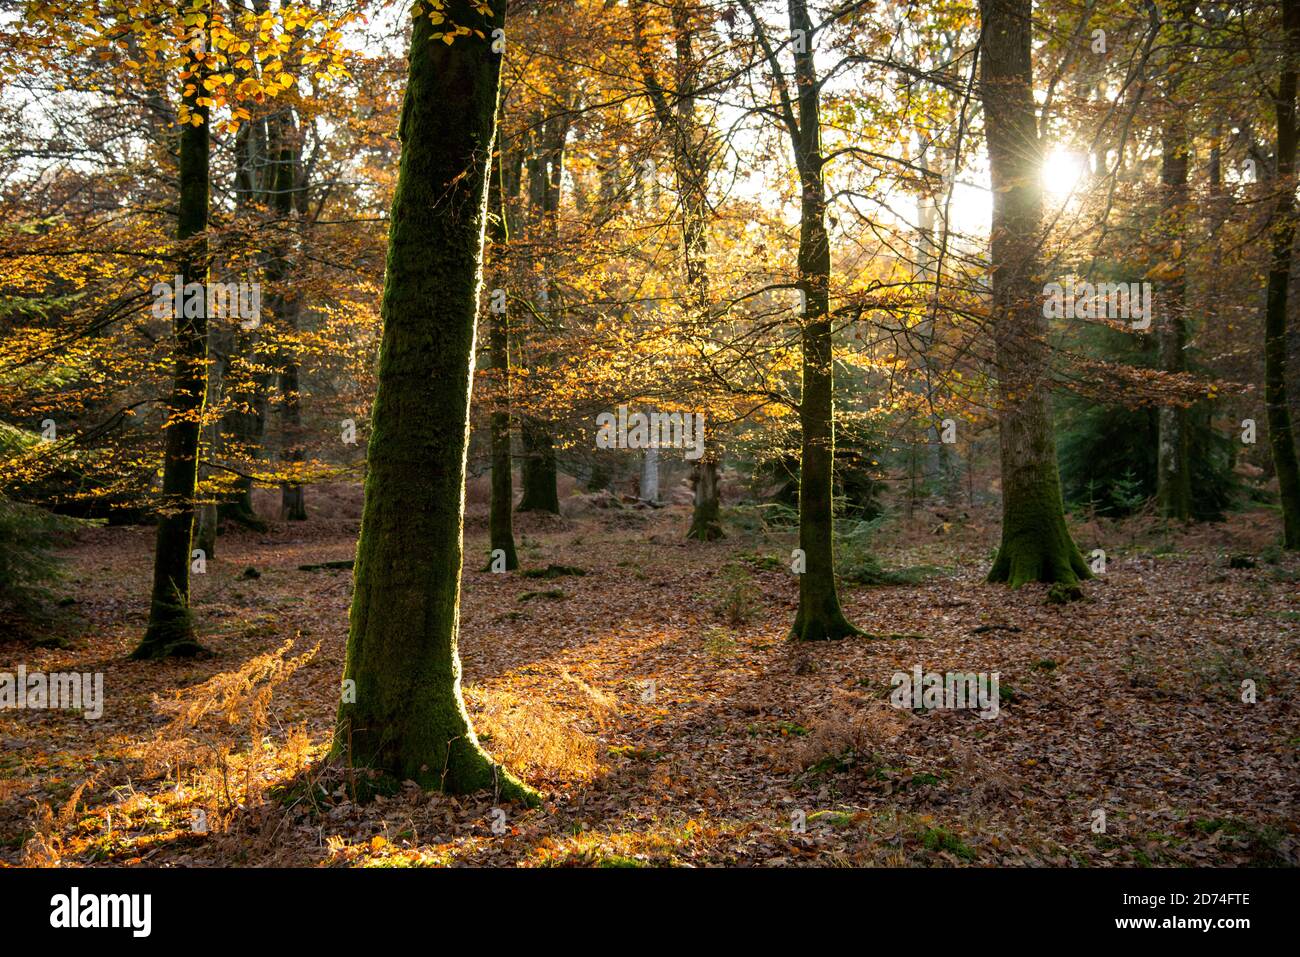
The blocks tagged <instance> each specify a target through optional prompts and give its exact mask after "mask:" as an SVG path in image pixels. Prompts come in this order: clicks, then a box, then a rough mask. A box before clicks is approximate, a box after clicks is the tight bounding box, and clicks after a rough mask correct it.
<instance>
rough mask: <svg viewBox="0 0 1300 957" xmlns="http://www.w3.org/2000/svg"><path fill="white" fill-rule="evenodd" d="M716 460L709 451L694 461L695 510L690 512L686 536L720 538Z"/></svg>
mask: <svg viewBox="0 0 1300 957" xmlns="http://www.w3.org/2000/svg"><path fill="white" fill-rule="evenodd" d="M718 472H719V469H718V461H717V459H715V458H714V457H713V456H712V455H711V454H710V453H705V455H704V456H703V457H702V458H701V459H700V460H699V461H698V462H696V463H695V470H694V472H693V473H692V474H691V485H692V486H693V489H694V492H695V511H694V512H692V514H691V527H690V530H689V531H687V533H686V537H687V538H693V539H696V540H697V541H701V542H712V541H715V540H716V539H719V538H722V537H723V535H722V515H721V512H722V507H721V496H720V495H719V492H718V486H719V485H720V484H721V483H720V482H719V475H718Z"/></svg>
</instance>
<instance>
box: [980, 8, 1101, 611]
mask: <svg viewBox="0 0 1300 957" xmlns="http://www.w3.org/2000/svg"><path fill="white" fill-rule="evenodd" d="M1032 12H1033V4H1032V2H1031V0H980V15H981V17H982V20H983V29H982V33H981V35H982V50H981V53H982V56H981V58H980V72H981V80H982V82H981V91H980V92H981V96H982V99H983V103H984V122H985V128H986V130H987V138H988V150H989V168H990V173H991V178H992V181H993V225H992V235H991V250H990V258H991V265H992V271H993V302H992V316H993V334H994V339H995V346H996V366H997V375H998V393H999V400H1000V409H999V415H998V434H999V451H1000V456H1001V466H1002V543H1001V545H1000V546H999V548H998V553H997V558H996V559H995V560H994V562H993V568H992V570H991V571H990V572H989V581H993V582H1007V583H1008V584H1010V585H1012V586H1013V587H1014V586H1019V585H1022V584H1024V583H1025V582H1030V581H1042V582H1064V583H1074V582H1077V581H1078V580H1079V579H1081V578H1090V577H1091V572H1090V571H1089V570H1088V566H1087V564H1086V563H1085V562H1084V560H1083V556H1082V555H1080V554H1079V549H1078V548H1077V547H1076V546H1075V544H1074V541H1073V539H1071V538H1070V531H1069V529H1068V528H1067V527H1066V524H1065V509H1064V506H1063V504H1062V501H1061V481H1060V476H1059V474H1058V472H1057V464H1056V440H1055V437H1054V436H1053V434H1052V417H1051V412H1050V408H1049V391H1048V389H1049V381H1048V374H1049V364H1050V356H1049V351H1048V349H1049V347H1048V343H1047V324H1046V320H1045V319H1044V318H1043V311H1042V306H1041V301H1042V300H1041V295H1040V290H1041V282H1042V277H1041V276H1040V274H1039V265H1038V244H1039V241H1040V239H1041V234H1040V231H1041V227H1042V187H1041V186H1040V184H1039V167H1040V163H1041V154H1042V150H1041V147H1040V144H1039V142H1038V132H1037V125H1036V120H1035V116H1034V97H1033V88H1032V82H1033V68H1032V63H1031V58H1030V34H1031V31H1032V27H1031V22H1032Z"/></svg>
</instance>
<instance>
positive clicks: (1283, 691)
mask: <svg viewBox="0 0 1300 957" xmlns="http://www.w3.org/2000/svg"><path fill="white" fill-rule="evenodd" d="M345 491H346V490H345ZM354 493H355V490H352V491H350V492H347V495H344V493H343V492H340V493H338V495H336V496H335V497H336V499H338V501H342V499H343V498H345V497H347V496H351V497H350V498H348V502H349V503H350V504H349V506H348V507H347V508H344V507H335V506H336V505H337V504H338V502H337V501H336V502H334V503H333V504H331V503H330V501H329V500H327V499H325V498H324V497H323V495H324V493H322V496H318V497H317V498H316V500H315V502H314V509H313V519H312V521H309V522H307V523H299V524H288V523H272V524H271V526H270V528H269V530H268V531H266V532H256V531H250V530H244V529H231V530H229V531H228V532H227V533H226V534H224V535H223V537H222V538H221V539H220V540H219V546H218V547H219V554H218V556H217V557H216V558H214V559H213V560H211V561H210V562H209V563H208V566H207V571H206V574H203V575H198V576H195V586H194V588H195V590H194V608H195V612H196V616H197V619H198V621H199V623H200V628H201V634H202V641H203V642H204V644H205V645H206V646H207V647H208V648H209V649H211V651H212V655H211V656H210V657H207V658H203V659H195V660H187V661H178V662H164V663H149V662H129V661H127V660H126V655H127V653H128V652H129V651H130V650H131V649H132V648H133V647H134V645H135V643H136V642H137V641H138V639H139V637H140V635H141V633H142V630H143V627H144V624H145V615H146V611H147V609H146V602H145V596H146V595H147V594H148V579H149V569H150V563H151V551H152V545H153V532H152V530H150V529H148V528H135V527H125V528H94V529H90V530H87V531H86V532H83V533H81V535H80V536H79V539H78V541H77V542H76V544H75V545H74V546H72V547H70V548H69V549H67V550H66V553H65V554H66V557H67V559H68V563H69V565H68V575H67V580H66V582H65V583H64V585H63V586H62V588H63V591H64V594H65V595H67V596H68V598H67V599H65V601H66V602H67V603H68V605H69V608H68V611H67V614H68V615H69V617H68V618H67V619H66V620H65V621H64V623H63V624H62V625H60V626H58V628H59V629H61V632H60V633H61V634H63V635H65V636H66V637H67V639H68V642H67V643H66V644H65V646H64V647H33V646H32V645H30V644H26V643H20V642H17V641H8V642H4V643H0V670H8V671H13V670H14V669H15V668H16V666H17V665H18V664H20V663H22V664H25V666H26V668H27V669H28V671H29V672H31V671H38V670H40V671H46V672H56V671H57V672H68V671H77V672H102V673H103V675H104V697H105V702H104V708H103V716H102V717H101V718H99V719H98V720H90V719H88V718H86V717H83V716H82V715H80V714H78V713H76V712H71V711H52V710H50V711H31V710H26V711H16V710H14V711H0V745H2V747H0V861H3V862H6V863H10V864H17V863H22V862H27V863H34V864H54V863H61V864H65V865H90V864H118V865H121V864H128V865H130V864H143V865H149V866H176V865H184V866H221V865H305V866H316V865H354V866H355V865H364V866H428V865H445V864H473V865H522V866H536V865H543V866H545V865H578V866H637V865H640V864H650V865H691V866H705V865H787V866H790V865H794V866H799V865H854V866H856V865H895V866H898V865H902V866H913V865H914V866H934V865H975V866H988V865H1064V866H1075V865H1078V866H1144V865H1156V866H1161V865H1166V866H1168V865H1173V866H1176V865H1220V866H1222V865H1265V866H1270V865H1281V864H1288V863H1289V864H1295V863H1296V861H1297V856H1298V854H1300V851H1298V848H1300V815H1298V814H1297V806H1296V786H1297V782H1300V773H1298V772H1300V722H1298V721H1297V715H1298V714H1300V697H1298V696H1297V682H1298V679H1297V663H1298V662H1300V654H1297V649H1298V645H1300V586H1298V585H1297V582H1300V559H1298V558H1297V557H1296V556H1285V557H1283V556H1279V555H1278V554H1277V553H1276V551H1275V550H1270V549H1269V548H1268V547H1267V546H1268V544H1269V542H1271V541H1272V540H1273V539H1274V537H1275V528H1276V526H1277V517H1276V514H1275V513H1271V512H1269V511H1267V510H1261V511H1257V512H1250V513H1243V514H1237V515H1234V516H1232V518H1231V519H1230V521H1229V522H1227V523H1225V524H1221V525H1213V526H1200V527H1194V528H1192V529H1190V530H1182V529H1176V530H1168V529H1164V528H1161V527H1159V526H1158V525H1157V524H1156V523H1154V522H1152V521H1149V520H1146V521H1143V520H1133V521H1130V522H1127V523H1123V524H1116V523H1111V522H1107V521H1095V522H1090V523H1087V524H1082V525H1079V524H1076V525H1075V533H1076V536H1077V539H1078V541H1079V543H1080V545H1081V547H1082V548H1083V549H1084V551H1085V554H1087V553H1088V552H1090V551H1091V550H1092V549H1094V548H1104V549H1105V550H1106V553H1107V558H1108V565H1107V568H1106V572H1105V574H1104V575H1103V576H1101V577H1100V578H1099V579H1098V580H1097V581H1095V582H1090V583H1089V584H1088V585H1087V586H1086V589H1085V591H1086V597H1085V598H1084V600H1082V601H1076V602H1072V603H1069V604H1065V605H1055V604H1049V603H1048V602H1047V601H1046V600H1045V599H1046V589H1045V588H1043V587H1034V586H1029V587H1025V588H1023V589H1021V590H1019V591H1016V592H1010V591H1007V590H1006V589H1004V588H1003V587H1001V586H992V585H987V584H984V583H983V581H982V577H981V576H982V575H983V573H984V572H985V571H986V569H987V563H988V560H989V557H990V553H991V550H992V548H993V546H994V545H995V544H996V531H997V525H996V520H995V518H994V517H993V516H991V515H988V514H985V513H973V514H972V515H971V516H970V517H968V518H965V519H964V520H963V521H961V522H954V523H952V524H948V523H943V522H941V521H940V519H938V518H935V517H933V516H931V515H928V514H927V515H925V516H918V517H917V518H916V519H915V520H913V521H911V522H908V521H903V520H896V521H894V522H892V523H891V524H889V525H886V526H885V527H884V528H883V529H881V530H880V532H879V533H878V535H877V539H876V544H877V549H878V554H879V556H880V557H881V559H882V560H883V561H884V563H885V565H886V566H887V567H891V568H898V567H903V566H932V567H931V568H930V569H929V571H928V573H927V574H926V576H925V577H924V578H923V580H921V581H919V582H917V583H915V584H907V585H894V586H872V587H845V588H844V589H843V591H842V596H843V600H844V604H845V608H846V611H847V612H848V615H849V617H850V619H851V620H852V621H854V622H855V623H856V624H858V625H859V626H860V627H861V628H863V629H864V630H866V631H869V632H873V633H877V634H881V635H893V636H894V637H884V638H878V639H870V638H852V639H848V640H845V641H841V642H834V643H824V644H816V645H811V646H796V645H793V644H791V643H790V642H788V641H786V640H785V638H786V630H787V629H788V627H789V625H790V622H791V620H792V617H793V615H794V611H795V604H796V598H797V587H796V583H795V580H794V578H793V576H792V575H790V574H789V573H788V571H787V570H786V567H785V566H786V564H787V562H788V556H789V554H790V548H791V547H792V544H793V535H792V533H791V532H790V531H788V530H778V531H773V530H771V529H767V528H765V527H764V526H763V525H762V524H761V523H760V522H758V521H756V520H755V519H754V518H753V515H754V513H753V512H752V511H750V512H743V511H741V512H736V513H734V515H733V516H732V519H733V520H732V521H731V522H730V523H729V524H728V536H727V538H726V539H724V540H723V541H720V542H715V543H708V544H702V543H695V542H687V541H685V540H684V539H683V537H682V536H683V533H684V530H685V528H686V525H687V521H688V518H689V513H688V511H687V510H686V509H684V508H682V507H673V508H667V509H663V510H660V511H654V512H645V511H634V510H618V509H611V510H594V509H593V510H589V511H588V512H587V513H586V514H583V515H581V516H578V517H566V518H557V517H532V516H520V517H519V519H518V523H517V529H516V535H517V538H518V540H519V542H520V545H521V547H520V557H521V561H522V562H523V563H524V566H525V568H526V569H532V570H535V571H542V570H545V569H547V568H548V566H563V567H557V568H551V575H552V576H553V577H550V578H545V577H537V578H529V577H524V576H523V575H521V574H519V573H514V574H492V573H489V572H487V571H482V570H480V561H479V559H478V558H477V556H481V555H483V554H484V553H485V552H486V522H485V520H484V516H483V515H482V513H481V512H482V510H481V509H479V511H478V512H477V513H475V514H472V515H471V516H470V518H469V520H468V522H467V555H469V556H474V557H471V558H470V559H467V562H466V565H467V569H466V572H465V576H464V585H465V587H464V596H463V605H462V613H461V654H462V658H463V661H464V668H465V694H466V698H467V701H468V706H469V710H470V713H471V715H472V716H473V718H474V722H475V725H476V727H477V728H478V730H479V733H480V736H481V737H482V738H483V740H484V742H485V745H486V746H487V747H488V748H489V749H490V750H492V751H494V752H495V753H496V754H497V755H498V756H499V757H501V758H502V759H504V760H505V761H506V762H507V763H508V764H509V765H510V766H512V767H513V768H515V769H517V770H518V771H520V772H521V773H522V774H523V776H525V777H526V778H527V779H528V780H529V781H530V782H532V783H533V784H534V785H535V786H536V787H537V788H538V789H539V790H540V791H541V792H542V793H543V795H544V802H543V805H542V806H541V807H540V808H536V809H531V810H530V809H525V808H522V807H518V806H510V805H505V806H502V807H500V808H499V809H498V805H497V804H496V803H494V801H493V799H492V796H491V795H489V794H483V795H478V796H471V797H466V798H459V799H457V798H451V797H446V796H442V795H438V794H434V795H430V794H424V793H420V792H419V791H418V790H416V789H414V787H410V788H408V789H407V790H405V791H402V792H400V793H398V794H396V795H393V796H390V797H387V798H380V799H377V800H375V801H372V802H370V803H367V804H362V805H358V804H356V803H353V802H352V801H351V800H350V797H349V794H350V790H349V782H348V781H347V780H346V779H345V778H342V779H341V778H340V777H338V776H337V774H336V773H333V774H323V773H322V772H321V771H320V763H319V762H320V759H321V757H322V756H323V755H324V753H325V751H326V750H327V747H328V744H329V740H330V736H331V734H332V730H333V719H334V715H335V710H336V707H337V702H338V698H339V686H340V685H339V683H340V676H341V674H342V667H343V656H344V646H345V642H346V636H347V616H348V603H349V596H350V591H351V572H350V571H348V570H346V569H337V568H335V569H331V568H320V569H316V570H311V571H304V570H300V567H299V566H302V565H319V564H322V563H325V562H331V561H339V560H346V559H349V558H351V557H352V553H353V549H354V544H355V537H356V532H357V519H356V514H357V508H356V506H357V494H359V493H356V494H354ZM322 503H324V504H322ZM309 504H311V503H309ZM1245 556H1252V557H1249V558H1248V557H1245ZM1243 566H1244V567H1243ZM575 567H576V568H577V569H581V570H582V571H583V572H584V573H585V574H581V575H579V574H576V573H574V571H573V569H574V568H575ZM250 569H251V570H252V571H250ZM289 641H292V642H293V647H292V650H291V651H289V652H288V656H287V657H283V656H282V652H281V650H282V649H283V647H284V645H285V643H286V642H289ZM314 648H315V649H316V650H315V652H314V654H311V656H310V658H309V659H307V660H301V661H296V662H290V661H289V659H291V658H294V657H295V656H298V655H303V654H308V653H311V652H312V650H313V649H314ZM295 666H296V667H295ZM915 666H920V667H921V668H922V669H923V670H924V671H939V672H943V671H963V672H997V673H998V674H999V676H1000V688H1001V692H1000V710H999V713H998V715H997V717H996V718H995V719H991V720H986V719H984V718H981V717H980V716H979V715H978V714H976V713H975V712H974V711H971V710H941V709H930V710H914V711H904V710H899V709H896V708H893V707H891V706H890V704H889V694H890V691H891V676H892V675H893V674H894V673H895V672H909V673H910V672H911V671H912V669H913V668H914V667H915ZM1243 681H1252V682H1254V685H1255V689H1256V700H1255V701H1254V702H1253V703H1251V702H1247V701H1244V700H1243V697H1247V698H1248V697H1250V695H1248V694H1244V693H1243ZM250 734H251V736H252V746H250ZM1103 825H1104V827H1103Z"/></svg>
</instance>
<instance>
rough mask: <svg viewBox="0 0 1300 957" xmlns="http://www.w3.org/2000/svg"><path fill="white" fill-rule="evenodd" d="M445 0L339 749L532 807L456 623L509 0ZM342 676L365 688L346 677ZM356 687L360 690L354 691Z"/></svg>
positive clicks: (422, 59) (390, 336) (375, 453)
mask: <svg viewBox="0 0 1300 957" xmlns="http://www.w3.org/2000/svg"><path fill="white" fill-rule="evenodd" d="M479 6H480V4H479V3H477V2H471V0H449V2H447V3H446V4H445V7H444V12H445V15H446V18H447V20H448V21H450V22H451V23H454V24H456V25H457V26H466V27H469V28H470V29H471V31H474V32H471V33H470V34H469V35H462V36H457V37H456V38H455V42H454V43H451V44H445V43H443V42H441V41H440V40H438V39H437V38H436V37H434V36H433V34H435V33H441V29H442V28H441V27H436V26H434V25H433V24H431V22H430V19H429V18H428V17H427V16H417V18H416V19H415V24H414V27H413V30H412V35H411V50H410V54H409V74H408V81H407V88H406V95H405V99H404V102H403V105H402V118H401V123H400V126H399V131H398V132H399V137H400V139H401V142H402V155H401V165H400V167H399V171H398V178H397V187H396V192H395V195H394V197H393V209H392V217H391V226H390V228H389V243H388V261H387V269H386V274H385V279H384V293H383V304H382V309H381V313H382V317H383V327H384V331H383V339H382V343H381V346H380V355H379V368H378V387H377V390H376V395H375V402H374V412H373V414H372V417H371V436H370V442H369V452H368V473H367V477H366V490H365V506H364V512H363V518H362V523H361V538H360V541H359V542H358V544H357V558H356V566H355V568H356V572H355V585H356V587H355V593H354V596H353V600H352V613H351V625H350V630H349V633H348V646H347V663H346V665H345V670H344V679H345V684H344V696H343V702H342V704H341V705H340V708H339V716H338V730H337V733H336V735H335V742H336V744H335V748H336V752H337V753H339V754H341V755H343V756H345V757H346V758H347V759H348V760H349V762H350V764H352V765H354V766H361V767H365V768H370V769H373V770H375V771H377V772H379V773H380V781H379V782H377V783H376V782H372V786H374V787H389V786H391V787H394V788H395V787H396V786H398V785H399V784H400V782H402V781H406V780H412V781H415V782H416V783H417V784H419V785H421V786H422V787H424V788H428V789H438V790H443V791H447V792H452V793H465V792H470V791H477V790H480V789H483V788H493V789H495V790H496V791H497V792H498V793H499V794H501V795H503V796H505V797H507V798H512V799H513V798H522V799H526V800H530V801H535V800H536V797H535V795H534V794H533V792H531V791H530V790H529V789H528V788H527V787H526V786H525V785H522V784H521V783H520V782H519V781H517V780H516V779H515V778H513V777H512V776H510V775H509V774H508V773H507V772H506V771H505V770H504V769H502V768H501V767H500V766H499V765H497V764H496V763H495V762H493V760H492V759H491V758H490V757H489V756H488V755H487V754H486V753H485V752H484V751H483V749H482V748H481V747H480V746H479V743H478V740H477V738H476V737H475V735H474V729H473V728H472V726H471V725H470V722H469V718H468V715H467V714H466V712H465V705H464V702H463V700H462V697H461V689H460V680H461V668H460V655H459V653H458V650H457V631H458V627H459V617H460V576H461V562H462V557H463V541H462V522H463V517H464V508H465V455H466V449H467V439H468V431H469V401H470V390H471V387H472V384H473V366H474V336H475V324H476V319H477V315H478V304H479V288H480V285H481V282H482V252H483V229H484V220H485V213H486V207H487V185H488V168H489V166H490V163H491V155H492V145H493V137H494V134H495V128H496V110H497V94H498V84H499V80H500V70H501V60H500V55H499V54H497V53H494V52H493V51H492V49H491V45H492V42H493V41H492V32H493V30H494V29H503V28H504V23H505V0H492V3H491V11H492V15H491V16H490V17H485V16H483V15H482V14H480V13H477V12H475V11H476V8H477V7H479ZM348 682H354V683H355V684H353V685H349V684H348ZM352 692H355V694H353V693H352Z"/></svg>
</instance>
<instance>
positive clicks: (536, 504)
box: [519, 419, 560, 515]
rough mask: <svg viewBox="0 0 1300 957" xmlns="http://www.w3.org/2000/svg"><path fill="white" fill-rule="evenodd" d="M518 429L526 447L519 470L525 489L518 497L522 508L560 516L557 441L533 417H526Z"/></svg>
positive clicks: (526, 510)
mask: <svg viewBox="0 0 1300 957" xmlns="http://www.w3.org/2000/svg"><path fill="white" fill-rule="evenodd" d="M519 431H520V434H521V438H522V439H523V446H524V461H523V465H522V466H521V467H520V470H519V479H520V482H521V484H522V485H523V487H524V492H523V495H522V496H521V497H520V499H519V511H521V512H550V513H552V514H553V515H559V514H560V493H559V490H558V487H557V482H558V480H559V475H558V472H557V471H556V467H555V441H554V439H552V438H551V433H550V431H549V430H548V429H547V427H546V425H545V424H544V423H541V422H537V421H535V420H533V419H525V420H524V423H523V425H522V426H521V427H520V430H519Z"/></svg>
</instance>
